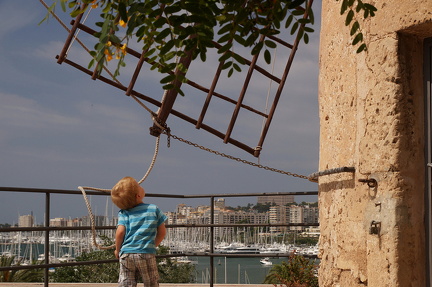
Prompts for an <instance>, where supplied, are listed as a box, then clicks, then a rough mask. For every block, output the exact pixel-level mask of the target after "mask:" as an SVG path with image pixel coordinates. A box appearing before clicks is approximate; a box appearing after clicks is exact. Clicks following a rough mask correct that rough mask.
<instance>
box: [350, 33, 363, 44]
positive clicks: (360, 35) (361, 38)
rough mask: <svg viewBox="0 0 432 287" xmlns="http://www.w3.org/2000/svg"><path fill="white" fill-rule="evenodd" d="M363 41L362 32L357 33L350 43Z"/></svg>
mask: <svg viewBox="0 0 432 287" xmlns="http://www.w3.org/2000/svg"><path fill="white" fill-rule="evenodd" d="M362 41H363V34H362V33H358V34H357V35H356V36H355V37H354V40H353V41H352V45H353V46H355V45H357V44H358V43H359V42H362Z"/></svg>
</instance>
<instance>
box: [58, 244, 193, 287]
mask: <svg viewBox="0 0 432 287" xmlns="http://www.w3.org/2000/svg"><path fill="white" fill-rule="evenodd" d="M104 244H105V245H111V244H112V242H108V241H106V242H105V243H104ZM167 253H168V248H167V247H164V246H160V247H159V248H158V254H167ZM107 259H114V253H113V251H112V250H102V251H92V252H85V253H82V254H81V255H80V256H78V257H77V258H76V260H77V261H95V260H107ZM160 262H164V264H158V270H159V276H160V282H161V283H189V282H191V280H192V274H193V271H194V266H193V265H185V264H181V265H180V264H175V262H174V261H173V260H171V259H170V258H167V259H158V263H160ZM118 276H119V265H118V263H106V264H97V265H85V266H65V267H59V268H56V270H55V272H54V273H53V275H52V279H53V281H54V282H69V283H76V282H80V283H84V282H93V283H113V282H117V281H118ZM139 280H141V279H140V278H139Z"/></svg>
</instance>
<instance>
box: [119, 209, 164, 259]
mask: <svg viewBox="0 0 432 287" xmlns="http://www.w3.org/2000/svg"><path fill="white" fill-rule="evenodd" d="M166 219H167V216H166V215H165V214H163V212H162V211H161V210H160V209H159V207H157V206H156V205H154V204H147V203H140V204H138V205H137V206H135V207H133V208H131V209H126V210H124V209H122V210H120V211H119V213H118V225H123V226H125V227H126V234H125V237H124V240H123V244H122V247H121V249H120V255H121V254H124V253H152V254H155V253H156V247H155V242H154V241H155V238H156V231H157V228H158V226H159V225H161V224H162V223H164V222H165V220H166Z"/></svg>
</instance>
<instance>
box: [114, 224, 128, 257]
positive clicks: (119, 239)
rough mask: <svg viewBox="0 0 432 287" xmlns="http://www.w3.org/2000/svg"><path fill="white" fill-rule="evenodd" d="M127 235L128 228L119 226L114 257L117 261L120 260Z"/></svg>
mask: <svg viewBox="0 0 432 287" xmlns="http://www.w3.org/2000/svg"><path fill="white" fill-rule="evenodd" d="M125 234H126V227H125V226H124V225H119V226H117V230H116V234H115V246H116V249H115V251H114V255H115V257H116V258H117V259H119V253H120V248H121V246H122V244H123V240H124V236H125Z"/></svg>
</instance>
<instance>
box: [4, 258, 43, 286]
mask: <svg viewBox="0 0 432 287" xmlns="http://www.w3.org/2000/svg"><path fill="white" fill-rule="evenodd" d="M21 263H22V258H20V259H16V257H15V256H0V266H1V267H7V266H12V265H14V266H19V265H21ZM33 263H34V262H33ZM43 279H44V273H43V269H22V270H6V271H1V272H0V282H43Z"/></svg>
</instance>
